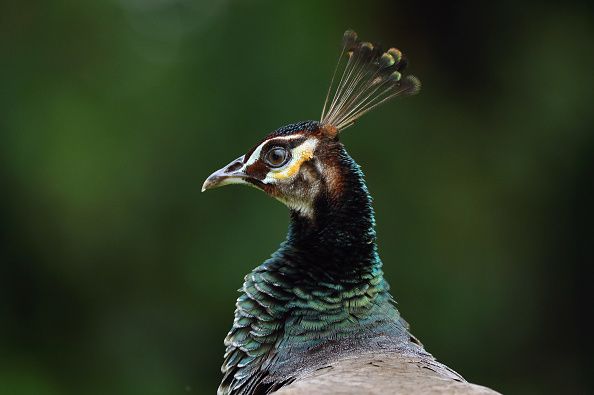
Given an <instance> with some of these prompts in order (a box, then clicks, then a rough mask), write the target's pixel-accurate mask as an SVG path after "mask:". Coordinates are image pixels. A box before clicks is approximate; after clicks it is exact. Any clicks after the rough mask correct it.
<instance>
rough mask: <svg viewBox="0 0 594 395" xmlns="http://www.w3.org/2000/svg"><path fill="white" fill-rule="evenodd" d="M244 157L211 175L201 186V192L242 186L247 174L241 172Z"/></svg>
mask: <svg viewBox="0 0 594 395" xmlns="http://www.w3.org/2000/svg"><path fill="white" fill-rule="evenodd" d="M243 160H244V156H243V155H242V156H240V157H239V158H237V159H235V160H234V161H232V162H231V163H229V164H228V165H227V166H225V167H223V168H222V169H219V170H217V171H215V172H214V173H212V174H211V175H210V176H208V178H207V179H206V181H204V184H202V192H204V191H206V190H207V189H214V188H218V187H222V186H223V185H229V184H244V183H245V178H246V177H247V174H245V172H244V170H243Z"/></svg>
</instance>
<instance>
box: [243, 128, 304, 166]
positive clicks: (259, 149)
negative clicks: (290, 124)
mask: <svg viewBox="0 0 594 395" xmlns="http://www.w3.org/2000/svg"><path fill="white" fill-rule="evenodd" d="M302 137H303V134H292V135H290V136H279V137H273V138H271V139H268V140H264V141H263V142H262V143H261V144H260V145H259V146H258V147H256V149H255V150H254V152H252V155H251V156H250V158H249V159H248V160H247V162H245V165H244V166H243V168H244V169H245V168H246V167H248V166H250V165H252V164H254V163H255V162H256V161H257V160H258V159H259V158H260V153H261V152H262V147H264V145H266V144H268V142H270V141H287V140H295V139H299V138H302Z"/></svg>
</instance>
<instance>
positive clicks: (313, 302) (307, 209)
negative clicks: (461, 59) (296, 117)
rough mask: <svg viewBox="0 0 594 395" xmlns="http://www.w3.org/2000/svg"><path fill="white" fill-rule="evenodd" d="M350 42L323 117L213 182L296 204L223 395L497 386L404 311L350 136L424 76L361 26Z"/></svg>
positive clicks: (274, 138) (247, 314)
mask: <svg viewBox="0 0 594 395" xmlns="http://www.w3.org/2000/svg"><path fill="white" fill-rule="evenodd" d="M342 44H343V45H342V51H341V54H340V58H339V61H338V65H337V66H336V69H335V70H334V74H333V76H332V80H331V83H330V88H329V89H328V93H327V95H326V100H325V102H324V106H323V110H322V116H321V119H320V121H304V122H298V123H294V124H290V125H287V126H284V127H281V128H279V129H277V130H275V131H273V132H272V133H270V134H268V135H267V136H266V137H265V138H264V139H263V140H261V141H260V142H258V143H257V144H255V145H254V146H253V147H252V148H251V149H250V150H249V151H247V153H246V154H244V155H241V156H240V157H239V158H237V159H235V160H233V161H232V162H231V163H229V164H228V165H227V166H225V167H223V168H222V169H220V170H217V171H215V172H214V173H213V174H211V175H210V176H209V177H208V178H207V179H206V181H205V182H204V185H203V187H202V191H205V190H208V189H214V188H216V187H220V186H224V185H230V184H245V185H248V186H251V187H254V188H256V189H259V190H262V191H264V192H265V193H266V194H268V195H270V196H272V197H273V198H275V199H277V200H279V201H281V202H282V203H284V204H285V205H286V206H287V207H288V208H289V211H290V225H289V229H288V234H287V237H286V239H285V241H284V242H283V243H282V244H281V245H280V247H279V248H278V250H277V251H276V252H274V253H273V254H272V256H271V257H270V258H269V259H268V260H266V261H265V262H264V263H262V264H261V265H260V266H258V267H256V268H255V269H254V270H253V271H252V272H251V273H249V274H248V275H247V276H246V277H245V282H244V283H243V286H242V288H241V289H240V292H241V295H240V296H239V298H238V299H237V303H236V310H235V318H234V321H233V326H232V328H231V330H230V331H229V333H228V335H227V337H226V338H225V346H226V351H225V355H224V362H223V366H222V368H221V370H222V373H223V378H222V382H221V384H220V386H219V388H218V394H220V395H255V394H269V393H272V392H275V393H278V394H308V395H309V394H405V393H435V394H441V393H457V394H496V392H495V391H492V390H490V389H488V388H485V387H481V386H478V385H474V384H470V383H468V382H466V381H465V380H464V379H463V378H462V376H461V375H460V374H458V373H456V372H455V371H453V370H452V369H450V368H448V367H447V366H445V365H444V364H442V363H439V362H438V361H436V360H435V358H434V357H433V356H432V355H431V354H429V353H428V352H427V351H426V350H425V349H424V347H423V345H422V344H421V343H420V342H419V340H418V339H417V338H415V337H414V336H413V335H412V334H411V333H410V331H409V325H408V324H407V322H406V321H405V320H404V319H403V318H402V317H401V316H400V313H399V311H398V309H397V308H396V305H395V301H394V299H393V297H392V295H391V294H390V287H389V285H388V283H387V282H386V280H385V278H384V275H383V272H382V261H381V259H380V256H379V254H378V248H377V244H376V230H375V218H374V211H373V208H372V204H371V201H372V200H371V196H370V193H369V191H368V189H367V186H366V184H365V180H364V176H363V173H362V171H361V168H360V167H359V165H357V163H356V162H355V161H354V160H353V158H352V157H351V156H350V155H349V154H348V153H347V151H346V149H345V147H344V145H343V144H342V143H341V142H340V139H339V137H340V133H342V132H343V131H344V130H345V129H347V128H349V127H350V126H352V125H353V124H354V123H355V121H357V120H358V119H359V118H360V117H361V116H362V115H363V114H365V113H367V112H369V111H370V110H372V109H373V108H375V107H377V106H379V105H380V104H382V103H384V102H386V101H387V100H390V99H391V98H394V97H396V96H410V95H414V94H416V93H418V92H419V90H420V87H421V84H420V81H419V79H417V78H416V77H414V76H412V75H404V74H403V73H404V69H405V67H406V65H407V60H406V58H405V57H404V56H403V54H402V52H401V51H399V50H398V49H396V48H390V49H388V50H382V49H381V48H380V46H378V45H374V44H372V43H370V42H365V41H361V40H360V39H359V38H358V36H357V34H356V33H355V32H354V31H352V30H347V31H346V32H345V33H344V36H343V40H342Z"/></svg>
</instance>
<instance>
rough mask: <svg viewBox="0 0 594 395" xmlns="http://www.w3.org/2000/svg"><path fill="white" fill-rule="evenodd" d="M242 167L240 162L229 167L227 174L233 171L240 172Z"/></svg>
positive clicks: (226, 170)
mask: <svg viewBox="0 0 594 395" xmlns="http://www.w3.org/2000/svg"><path fill="white" fill-rule="evenodd" d="M240 167H241V163H240V162H235V163H233V164H232V165H229V167H227V169H225V173H229V172H231V171H235V170H239V168H240Z"/></svg>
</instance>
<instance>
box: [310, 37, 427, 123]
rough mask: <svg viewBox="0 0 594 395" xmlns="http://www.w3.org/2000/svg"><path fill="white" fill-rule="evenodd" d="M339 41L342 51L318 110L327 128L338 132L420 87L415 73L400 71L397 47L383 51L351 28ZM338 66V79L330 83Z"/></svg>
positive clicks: (402, 62) (402, 63)
mask: <svg viewBox="0 0 594 395" xmlns="http://www.w3.org/2000/svg"><path fill="white" fill-rule="evenodd" d="M342 42H343V47H342V52H341V54H340V57H339V59H338V64H337V65H336V68H335V70H334V74H333V75H332V80H331V82H330V87H329V88H328V94H327V95H326V101H325V102H324V108H323V110H322V118H321V123H322V124H323V125H328V126H331V129H330V130H332V129H334V130H335V131H336V133H338V132H339V131H341V130H344V129H346V128H348V127H349V126H351V125H352V124H353V123H354V122H355V121H356V120H357V119H359V118H360V117H361V116H362V115H364V114H365V113H367V112H369V111H371V110H372V109H374V108H375V107H377V106H379V105H380V104H382V103H384V102H385V101H387V100H389V99H391V98H393V97H396V96H410V95H414V94H416V93H418V92H419V90H420V89H421V81H419V79H418V78H417V77H415V76H412V75H407V76H403V75H402V72H403V71H404V69H405V67H406V65H407V63H408V62H407V60H406V58H405V57H404V56H403V55H402V52H400V50H398V49H396V48H390V49H388V50H387V51H383V50H382V49H381V48H380V47H379V46H378V45H374V44H372V43H370V42H365V41H360V40H359V38H358V36H357V33H355V32H354V31H352V30H347V31H346V32H345V33H344V36H343V40H342ZM345 54H346V56H345ZM343 57H345V58H346V62H343ZM340 70H342V73H341V77H340V80H339V81H338V83H337V85H336V87H334V80H335V77H336V75H337V74H338V73H340ZM330 97H332V100H330V101H329V99H330Z"/></svg>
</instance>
